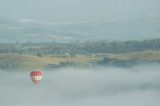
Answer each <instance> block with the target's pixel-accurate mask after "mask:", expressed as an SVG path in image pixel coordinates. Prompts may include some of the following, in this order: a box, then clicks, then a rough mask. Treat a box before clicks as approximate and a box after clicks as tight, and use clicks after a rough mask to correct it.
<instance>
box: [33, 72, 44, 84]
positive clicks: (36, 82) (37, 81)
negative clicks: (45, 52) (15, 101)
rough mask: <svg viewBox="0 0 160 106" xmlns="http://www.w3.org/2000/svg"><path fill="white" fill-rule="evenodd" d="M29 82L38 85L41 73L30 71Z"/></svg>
mask: <svg viewBox="0 0 160 106" xmlns="http://www.w3.org/2000/svg"><path fill="white" fill-rule="evenodd" d="M30 77H31V80H32V81H33V83H34V84H38V83H39V82H40V81H41V79H42V72H41V71H32V72H31V73H30Z"/></svg>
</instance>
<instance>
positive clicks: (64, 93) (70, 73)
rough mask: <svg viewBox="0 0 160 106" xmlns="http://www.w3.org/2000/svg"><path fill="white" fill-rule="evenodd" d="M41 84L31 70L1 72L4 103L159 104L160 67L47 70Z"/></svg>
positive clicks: (46, 105) (8, 105) (77, 105)
mask: <svg viewBox="0 0 160 106" xmlns="http://www.w3.org/2000/svg"><path fill="white" fill-rule="evenodd" d="M43 72H44V77H43V79H42V81H41V83H40V84H39V85H36V86H35V85H33V83H32V82H31V80H30V77H29V72H5V71H2V70H1V71H0V105H1V106H28V105H29V106H98V105H100V106H107V105H109V106H159V105H160V101H159V98H160V83H159V81H160V66H158V65H145V66H141V65H140V66H136V67H133V68H130V69H126V68H125V69H124V68H116V67H97V68H94V69H76V68H65V69H59V70H55V71H45V70H43Z"/></svg>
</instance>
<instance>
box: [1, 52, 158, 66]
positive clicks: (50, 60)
mask: <svg viewBox="0 0 160 106" xmlns="http://www.w3.org/2000/svg"><path fill="white" fill-rule="evenodd" d="M104 58H108V59H109V60H110V61H119V62H121V61H133V60H137V61H148V62H155V61H156V62H159V61H160V51H143V52H133V53H125V54H107V53H97V54H96V53H94V54H90V55H77V56H74V57H70V56H43V57H38V56H32V55H18V54H0V67H1V68H2V69H16V68H19V69H21V68H23V69H41V68H48V67H49V66H62V65H66V64H65V63H68V65H71V64H78V65H86V64H92V63H98V62H100V61H103V59H104Z"/></svg>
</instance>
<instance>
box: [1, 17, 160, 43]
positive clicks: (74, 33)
mask: <svg viewBox="0 0 160 106" xmlns="http://www.w3.org/2000/svg"><path fill="white" fill-rule="evenodd" d="M151 38H152V39H153V38H160V18H149V19H135V20H126V21H116V20H113V21H108V22H73V23H49V22H40V21H36V20H16V21H15V20H7V19H0V42H16V41H19V42H26V41H31V42H47V41H56V42H70V41H76V40H102V39H103V40H104V39H106V40H139V39H151Z"/></svg>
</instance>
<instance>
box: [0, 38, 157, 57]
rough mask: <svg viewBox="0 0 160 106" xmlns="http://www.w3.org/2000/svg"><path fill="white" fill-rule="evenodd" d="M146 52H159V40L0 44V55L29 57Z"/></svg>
mask: <svg viewBox="0 0 160 106" xmlns="http://www.w3.org/2000/svg"><path fill="white" fill-rule="evenodd" d="M147 50H160V39H152V40H142V41H137V40H135V41H124V42H122V41H112V42H109V41H107V40H103V41H85V42H80V41H79V42H78V41H77V42H71V43H55V42H40V43H35V42H25V43H18V42H16V43H12V44H6V43H0V53H17V54H29V55H38V56H42V55H67V54H69V55H71V56H74V55H75V54H89V53H112V54H118V53H130V52H138V51H147Z"/></svg>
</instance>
